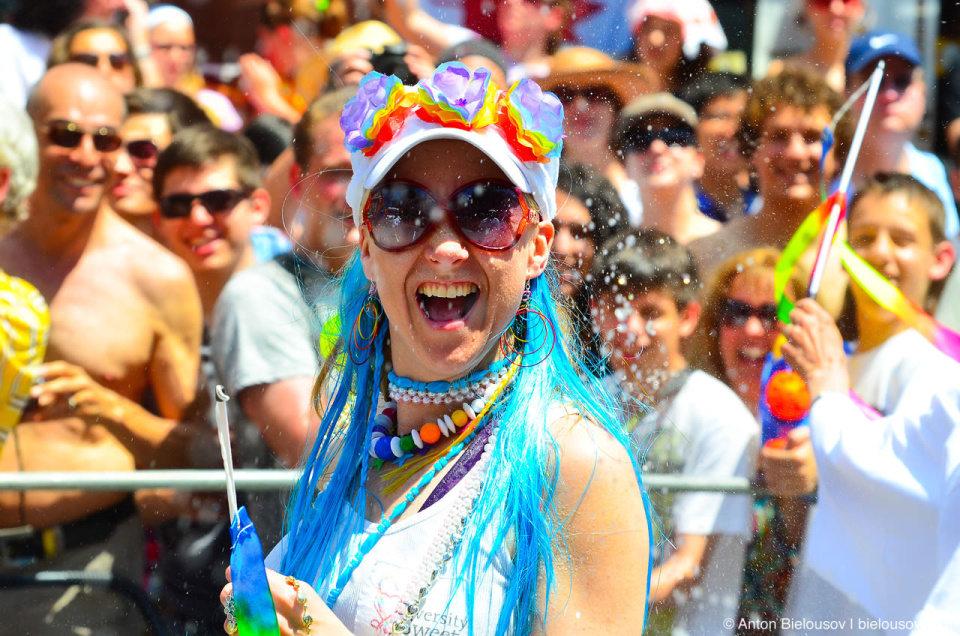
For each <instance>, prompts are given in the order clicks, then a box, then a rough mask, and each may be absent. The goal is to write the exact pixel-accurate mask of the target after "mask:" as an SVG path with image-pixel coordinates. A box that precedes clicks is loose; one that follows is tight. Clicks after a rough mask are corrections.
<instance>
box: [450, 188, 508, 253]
mask: <svg viewBox="0 0 960 636" xmlns="http://www.w3.org/2000/svg"><path fill="white" fill-rule="evenodd" d="M450 209H451V211H452V212H453V213H454V216H455V217H456V219H457V225H459V226H460V231H461V232H463V234H464V236H466V237H467V239H469V240H470V241H471V242H473V243H474V244H475V245H477V246H479V247H484V248H487V249H506V248H508V247H510V246H512V245H513V244H514V243H515V242H516V240H517V230H518V228H519V227H520V221H521V219H522V218H523V207H522V206H521V205H520V195H519V194H518V193H517V191H516V189H514V188H513V187H512V186H508V185H506V184H502V183H477V184H474V185H471V186H467V187H466V188H464V189H463V190H460V191H459V192H457V193H456V194H455V195H454V197H453V200H452V201H451V202H450Z"/></svg>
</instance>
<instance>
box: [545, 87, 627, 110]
mask: <svg viewBox="0 0 960 636" xmlns="http://www.w3.org/2000/svg"><path fill="white" fill-rule="evenodd" d="M553 93H554V95H556V96H557V99H559V100H560V103H561V104H563V105H564V106H569V105H570V104H572V103H573V102H575V101H576V100H577V97H583V98H584V99H585V100H587V101H588V102H590V103H591V104H593V103H597V102H603V103H605V104H613V105H616V103H617V96H616V94H615V93H614V92H613V91H612V90H610V89H609V88H607V87H605V86H587V87H584V88H570V87H568V86H560V87H558V88H556V89H554V91H553Z"/></svg>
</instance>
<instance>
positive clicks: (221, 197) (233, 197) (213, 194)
mask: <svg viewBox="0 0 960 636" xmlns="http://www.w3.org/2000/svg"><path fill="white" fill-rule="evenodd" d="M196 198H197V199H199V200H200V204H201V205H203V207H204V209H205V210H206V211H207V212H210V213H211V214H217V213H221V212H229V211H230V210H232V209H233V208H234V207H236V205H237V204H238V203H240V201H241V200H242V199H243V194H242V193H240V192H237V191H236V190H211V191H210V192H204V193H203V194H198V195H197V197H196Z"/></svg>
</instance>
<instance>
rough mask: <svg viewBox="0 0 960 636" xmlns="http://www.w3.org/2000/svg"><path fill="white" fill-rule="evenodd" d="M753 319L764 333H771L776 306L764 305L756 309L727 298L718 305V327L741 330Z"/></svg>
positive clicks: (775, 315)
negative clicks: (758, 323) (757, 321)
mask: <svg viewBox="0 0 960 636" xmlns="http://www.w3.org/2000/svg"><path fill="white" fill-rule="evenodd" d="M751 317H755V318H756V319H757V320H759V321H760V324H761V325H762V326H763V330H764V331H771V330H772V329H773V328H774V327H775V326H776V324H777V306H776V305H775V304H773V303H766V304H763V305H760V306H759V307H756V306H754V305H751V304H750V303H745V302H743V301H742V300H733V299H732V298H728V299H726V300H724V301H723V304H722V305H720V326H721V327H733V328H735V329H743V327H744V326H746V324H747V321H748V320H750V318H751Z"/></svg>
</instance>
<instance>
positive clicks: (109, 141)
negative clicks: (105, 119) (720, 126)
mask: <svg viewBox="0 0 960 636" xmlns="http://www.w3.org/2000/svg"><path fill="white" fill-rule="evenodd" d="M121 145H123V140H122V139H120V135H118V134H117V133H115V132H113V131H112V130H111V129H109V128H101V129H100V130H97V131H96V132H94V133H93V147H94V148H96V149H97V150H99V151H100V152H113V151H115V150H117V149H118V148H120V146H121Z"/></svg>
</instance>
